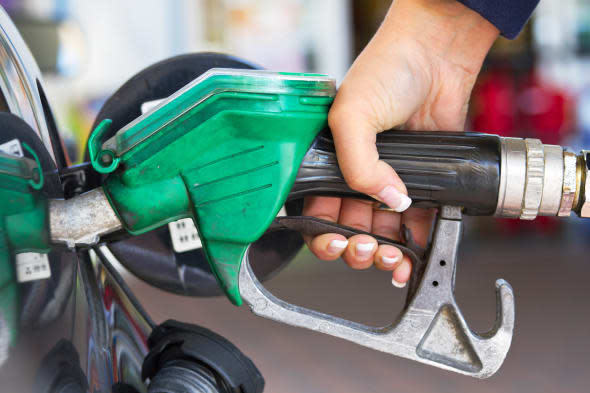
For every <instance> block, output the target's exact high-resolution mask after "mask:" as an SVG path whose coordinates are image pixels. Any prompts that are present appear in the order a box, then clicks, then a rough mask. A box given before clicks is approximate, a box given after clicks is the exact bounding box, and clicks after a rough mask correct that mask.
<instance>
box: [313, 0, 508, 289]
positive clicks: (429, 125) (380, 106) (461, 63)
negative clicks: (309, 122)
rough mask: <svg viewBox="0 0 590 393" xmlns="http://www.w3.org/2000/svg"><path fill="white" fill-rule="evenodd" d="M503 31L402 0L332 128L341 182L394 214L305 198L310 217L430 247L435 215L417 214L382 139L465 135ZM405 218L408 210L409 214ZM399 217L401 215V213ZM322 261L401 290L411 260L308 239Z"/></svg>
mask: <svg viewBox="0 0 590 393" xmlns="http://www.w3.org/2000/svg"><path fill="white" fill-rule="evenodd" d="M498 33H499V32H498V30H497V29H496V28H495V27H494V26H493V25H491V24H490V23H489V22H488V21H487V20H485V19H484V18H483V17H481V16H480V15H479V14H477V13H476V12H474V11H472V10H470V9H468V8H466V7H465V6H463V5H462V4H461V3H459V2H458V1H456V0H436V1H435V0H396V1H395V2H394V3H393V4H392V6H391V8H390V10H389V12H388V14H387V16H386V18H385V20H384V22H383V24H382V25H381V27H380V28H379V30H378V31H377V33H376V34H375V36H374V37H373V39H372V40H371V42H370V43H369V44H368V45H367V47H366V48H365V49H364V50H363V52H362V53H361V54H360V55H359V57H358V58H357V59H356V60H355V62H354V64H353V65H352V66H351V68H350V70H349V72H348V74H347V75H346V78H345V79H344V81H343V82H342V85H341V86H340V88H339V90H338V94H337V95H336V98H335V101H334V104H333V105H332V108H331V110H330V113H329V116H328V121H329V125H330V128H331V130H332V134H333V136H334V143H335V145H336V154H337V157H338V162H339V165H340V168H341V170H342V173H343V175H344V178H345V180H346V182H347V183H348V185H349V186H350V187H351V188H353V189H354V190H356V191H359V192H362V193H365V194H368V195H370V196H372V197H373V198H375V199H376V200H378V201H381V202H383V203H384V204H386V205H388V206H389V207H390V208H391V209H393V210H394V211H384V210H374V206H375V204H374V203H372V202H367V201H361V200H354V199H341V198H333V197H309V198H307V199H306V200H305V205H304V211H303V213H304V215H309V216H315V217H319V218H322V219H325V220H329V221H334V222H338V223H340V224H343V225H347V226H351V227H354V228H358V229H361V230H364V231H367V232H372V233H374V234H376V235H380V236H384V237H387V238H391V239H394V240H399V239H400V229H401V226H402V225H405V226H406V227H407V228H408V229H409V230H410V231H411V233H412V236H413V238H414V240H415V241H416V243H417V244H419V245H422V246H425V245H426V242H427V239H428V236H429V234H430V227H431V224H432V221H433V217H434V212H433V211H432V210H425V209H415V208H414V209H413V208H410V209H408V207H409V206H410V203H411V200H410V198H408V196H407V190H406V187H405V186H404V184H403V182H402V181H401V179H400V178H399V177H398V175H397V174H396V173H395V171H394V170H393V169H392V168H391V167H390V166H389V165H387V164H386V163H385V162H383V161H381V160H379V155H378V153H377V148H376V146H375V141H376V135H377V134H378V133H379V132H381V131H383V130H388V129H391V128H394V127H401V128H404V129H408V130H424V131H431V130H446V131H457V130H463V127H464V123H465V116H466V114H467V107H468V103H469V96H470V94H471V90H472V88H473V85H474V83H475V80H476V78H477V75H478V73H479V70H480V68H481V65H482V63H483V60H484V58H485V56H486V54H487V52H488V50H489V48H490V47H491V45H492V43H493V42H494V40H495V39H496V37H497V36H498ZM406 209H407V210H406ZM402 212H403V213H402ZM306 242H307V244H308V246H309V248H310V249H311V250H312V251H313V253H314V254H315V255H316V256H317V257H319V258H320V259H323V260H334V259H337V258H339V257H342V258H343V259H344V260H345V261H346V263H347V264H348V265H349V266H350V267H352V268H353V269H366V268H368V267H370V266H371V265H372V264H375V266H376V267H377V268H379V269H382V270H389V271H393V276H392V283H393V284H394V285H395V286H397V287H403V286H405V284H406V282H407V281H408V279H409V278H410V273H411V269H412V267H411V263H410V260H409V258H407V257H405V256H403V255H402V253H401V251H400V250H399V249H397V248H395V247H393V246H389V245H382V246H377V242H376V240H375V239H374V238H373V237H371V236H367V235H357V236H352V237H351V238H349V239H346V238H345V237H344V236H341V235H338V234H324V235H320V236H317V237H315V238H309V237H308V238H306Z"/></svg>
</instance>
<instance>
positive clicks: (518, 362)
mask: <svg viewBox="0 0 590 393" xmlns="http://www.w3.org/2000/svg"><path fill="white" fill-rule="evenodd" d="M0 4H1V5H2V6H3V7H4V8H5V9H6V10H7V11H8V13H9V14H10V15H11V17H13V19H14V21H15V23H16V25H17V27H18V28H19V30H20V31H21V33H22V34H23V36H24V38H25V41H26V42H27V43H28V45H29V46H30V49H31V50H32V52H33V54H34V56H35V57H36V59H37V61H38V63H39V65H40V67H41V69H42V71H43V73H44V78H45V83H46V92H47V96H48V99H49V101H50V103H51V105H52V108H53V111H54V114H55V115H56V118H57V123H58V126H59V128H60V130H61V131H62V133H63V135H64V138H65V140H66V143H67V146H68V151H69V154H70V158H71V161H72V162H78V161H79V160H80V159H81V157H82V152H83V150H84V143H85V141H86V139H87V136H88V133H89V132H90V127H91V124H92V122H93V120H94V117H95V116H96V114H97V113H98V111H99V110H100V108H101V106H102V104H103V103H104V101H105V100H106V99H107V98H108V97H109V96H110V95H111V94H112V93H113V92H114V91H115V90H116V89H117V88H118V87H119V86H121V85H122V84H123V83H124V82H125V81H126V80H128V79H129V78H130V77H132V76H133V75H134V74H135V73H137V72H139V71H140V70H142V69H143V68H145V67H147V66H149V65H150V64H152V63H155V62H157V61H160V60H162V59H165V58H167V57H170V56H174V55H178V54H181V53H187V52H195V51H218V52H226V53H230V54H233V55H236V56H239V57H243V58H245V59H248V60H250V61H252V62H254V63H257V64H259V65H261V66H262V67H264V68H267V69H272V70H281V71H313V72H321V73H325V74H330V75H332V76H334V77H336V78H337V79H338V81H341V80H342V78H343V76H344V75H345V73H346V70H347V68H348V67H349V66H350V64H351V62H352V61H353V60H354V58H355V57H356V55H358V53H359V52H360V51H361V50H362V49H363V47H364V46H365V45H366V43H367V42H368V40H369V39H370V38H371V36H372V35H373V33H374V32H375V30H376V29H377V27H378V26H379V24H380V22H381V20H382V19H383V17H384V15H385V13H386V11H387V9H388V7H389V5H390V1H389V0H364V1H361V0H322V1H311V0H283V1H280V2H279V1H272V0H169V1H161V0H126V1H124V2H121V1H117V0H103V1H100V2H98V1H90V0H84V1H82V0H76V1H74V0H0ZM468 128H469V129H472V130H477V131H488V132H493V133H498V134H501V135H504V136H520V137H535V138H540V139H541V140H542V141H543V142H544V143H554V144H563V145H566V146H571V147H572V148H573V149H575V150H577V149H580V148H581V147H582V146H586V147H588V146H590V1H589V0H568V1H562V0H561V1H560V0H542V1H541V4H540V5H539V7H538V9H537V10H536V12H535V14H534V16H533V18H532V20H531V22H530V23H529V24H528V25H527V26H526V28H525V30H524V31H523V32H522V33H521V34H520V36H519V37H518V38H517V39H516V40H513V41H508V40H505V39H503V38H500V39H499V40H498V41H497V42H496V44H495V45H494V47H493V49H492V51H491V53H490V55H489V56H488V59H487V61H486V63H485V65H484V69H483V71H482V73H481V76H480V78H479V81H478V83H477V86H476V88H475V90H474V92H473V96H472V103H471V109H470V116H469V122H468ZM589 238H590V225H588V224H584V223H582V222H580V221H579V220H576V219H575V218H572V219H571V220H559V221H558V220H554V219H551V218H547V217H541V218H539V219H537V220H536V221H534V222H522V221H517V220H494V219H485V220H484V219H481V220H473V219H471V220H468V222H467V225H466V236H465V238H464V244H465V246H464V247H463V248H462V253H461V260H460V261H459V272H458V276H457V288H456V292H457V298H458V300H459V303H460V305H461V306H462V307H463V308H464V311H465V314H466V317H467V320H468V322H469V323H470V324H471V325H472V326H473V328H474V330H476V331H484V330H486V329H487V328H488V327H489V326H490V325H491V323H492V322H493V318H494V313H495V305H494V303H495V297H494V292H493V282H494V280H495V279H496V278H498V277H503V278H506V279H507V280H508V281H509V282H510V283H511V284H512V285H513V287H514V288H515V291H516V293H517V329H516V332H515V337H514V341H513V348H512V350H511V352H510V353H509V355H508V358H507V361H506V363H505V364H504V367H503V368H502V369H501V370H500V372H499V373H498V375H497V376H494V377H493V378H491V379H490V380H487V381H483V382H481V381H475V380H471V379H468V378H466V377H461V376H457V375H453V374H450V373H447V372H444V371H439V370H434V369H432V368H429V367H425V366H422V365H419V364H415V363H411V362H409V361H405V360H400V359H396V358H392V357H390V356H388V355H383V354H380V353H377V352H374V351H370V350H367V349H364V348H360V347H357V346H355V345H353V344H349V343H346V342H343V341H340V340H337V339H334V338H330V337H327V336H323V335H319V334H315V333H311V332H307V331H302V330H298V329H294V328H290V327H286V326H280V325H278V324H276V323H273V322H269V321H265V320H261V319H258V318H255V317H253V316H252V315H250V313H249V311H248V310H246V309H245V308H243V309H236V308H235V307H233V306H231V305H230V304H229V303H228V302H227V301H226V300H225V299H221V298H208V299H189V298H183V297H179V296H175V295H170V294H166V293H164V292H162V291H160V290H157V289H154V288H151V287H149V286H148V285H147V284H145V283H143V282H141V281H139V280H137V279H135V278H134V277H133V276H131V275H130V274H126V277H127V279H128V281H129V282H130V284H131V285H132V287H133V288H134V289H135V292H136V295H137V296H138V297H139V299H140V300H141V301H142V302H143V304H144V306H145V307H146V308H147V309H148V311H149V312H150V313H151V314H152V316H153V317H154V319H155V320H156V321H158V322H159V321H163V320H165V319H168V318H176V319H181V320H185V321H190V322H193V323H198V324H201V325H204V326H206V327H208V328H210V329H212V330H215V331H217V332H218V333H221V334H223V335H225V336H226V337H227V338H229V339H230V340H232V341H233V342H235V343H236V344H238V346H240V347H241V349H242V350H243V351H244V352H245V353H246V354H247V355H249V356H250V357H251V358H252V359H253V360H254V362H255V363H256V364H257V365H258V366H259V367H260V369H261V371H262V373H263V374H264V376H265V378H266V381H267V389H266V391H268V392H301V391H303V392H332V391H334V392H335V391H340V392H361V391H363V392H364V391H366V392H389V391H402V392H430V391H437V392H468V391H469V392H470V391H481V392H488V391H489V392H496V391H505V392H517V391H518V392H527V391H535V392H556V391H560V392H582V391H587V390H588V386H589V385H590V375H589V374H588V372H587V371H588V369H589V367H590V343H589V342H588V335H589V333H590V328H589V326H590V324H589V323H590V301H589V299H590V297H589V295H590V290H589V289H588V288H589V285H588V277H590V276H589V273H590V260H589V259H590V256H589V254H588V253H589V251H590V246H589V245H588V239H589ZM389 282H390V281H389V277H387V274H385V273H382V272H377V271H373V270H369V271H366V272H354V273H353V272H352V271H349V270H348V269H347V268H346V267H344V266H343V264H341V263H340V264H339V263H320V262H317V261H315V260H313V258H312V257H311V255H310V254H309V252H308V251H307V250H304V251H302V252H301V254H300V255H299V256H298V258H297V260H296V261H295V262H294V263H292V264H291V265H290V266H289V267H288V268H287V269H286V270H285V271H283V272H282V273H281V274H280V275H279V276H277V277H275V278H273V279H272V280H270V282H269V283H268V287H269V288H270V289H271V291H272V292H273V293H275V294H277V295H278V296H279V297H282V298H284V299H285V300H288V301H291V302H293V303H297V304H300V305H304V306H309V307H314V308H317V309H319V310H320V311H325V312H331V313H335V314H337V315H340V316H344V317H347V318H351V319H353V320H357V321H360V322H365V323H372V324H375V325H379V324H384V323H388V322H391V321H392V320H393V319H394V318H395V315H396V312H397V310H398V309H399V308H400V307H401V304H402V299H403V294H402V292H401V291H399V290H395V289H394V288H392V287H391V285H390V284H389Z"/></svg>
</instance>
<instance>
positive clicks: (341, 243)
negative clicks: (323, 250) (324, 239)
mask: <svg viewBox="0 0 590 393" xmlns="http://www.w3.org/2000/svg"><path fill="white" fill-rule="evenodd" d="M346 246H348V240H338V239H334V240H332V241H331V242H330V244H328V252H329V253H330V254H338V253H339V252H341V251H342V250H344V249H345V248H346Z"/></svg>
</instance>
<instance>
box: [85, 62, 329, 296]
mask: <svg viewBox="0 0 590 393" xmlns="http://www.w3.org/2000/svg"><path fill="white" fill-rule="evenodd" d="M335 92H336V88H335V83H334V81H333V80H332V79H330V78H328V77H326V76H324V75H314V74H291V73H276V72H269V71H259V70H239V71H236V70H230V69H213V70H210V71H208V72H206V73H205V74H203V75H202V76H201V77H199V78H198V79H196V80H195V81H193V82H192V83H190V84H189V85H187V86H186V87H184V88H183V89H181V90H180V91H178V92H177V93H175V94H174V95H172V96H171V97H169V98H168V99H166V100H165V101H164V102H162V103H161V104H160V105H158V106H157V107H156V108H154V109H153V110H152V111H150V112H148V113H146V114H145V115H143V116H141V117H139V118H138V119H137V120H135V121H133V122H132V123H130V124H129V125H127V126H126V127H124V128H123V129H121V130H120V131H118V132H117V134H116V135H115V136H114V137H112V138H111V139H109V140H106V141H103V140H102V138H103V135H104V133H105V132H106V130H107V129H108V126H109V121H108V120H105V121H104V122H103V123H101V124H100V125H99V126H98V128H97V129H96V130H95V132H94V133H93V134H92V136H91V138H90V139H89V152H90V157H91V162H92V165H93V167H94V168H95V169H96V170H97V171H98V172H101V173H108V174H109V175H108V178H107V179H106V181H105V182H104V184H103V189H104V192H105V194H106V195H107V198H108V199H109V201H110V202H111V205H112V206H113V208H114V210H115V212H116V213H117V215H118V216H119V218H120V220H121V222H122V223H123V226H124V227H125V229H126V230H127V231H128V232H130V233H131V234H141V233H144V232H146V231H149V230H151V229H154V228H156V227H159V226H161V225H163V224H166V223H168V222H171V221H174V220H177V219H180V218H186V217H191V218H192V219H193V220H194V222H195V224H196V226H197V228H198V231H199V235H200V237H201V240H202V243H203V248H204V250H205V253H206V255H207V258H208V260H209V263H210V265H211V269H212V271H213V273H214V274H215V276H216V278H217V280H218V282H219V284H220V285H221V287H222V288H223V290H224V291H225V293H226V294H227V296H228V297H229V298H230V300H231V301H232V302H233V303H234V304H237V305H239V304H241V302H242V300H241V298H240V294H239V289H238V273H239V270H240V263H241V260H242V257H243V255H244V253H245V252H246V249H247V248H248V245H249V244H250V243H252V242H254V241H255V240H257V239H258V238H259V237H260V236H261V235H262V234H263V233H264V232H265V231H266V229H267V228H268V226H269V225H270V223H271V222H272V220H273V219H274V218H275V217H276V215H277V213H278V211H279V209H280V208H281V206H282V205H283V204H284V203H285V200H286V198H287V195H288V193H289V190H290V189H291V186H292V185H293V183H294V181H295V177H296V175H297V172H298V168H299V164H300V163H301V161H302V159H303V156H304V155H305V154H306V152H307V150H308V149H309V147H310V145H311V143H312V141H313V140H314V138H315V137H316V135H317V134H318V133H319V132H320V131H321V130H322V129H323V128H325V127H326V126H327V113H328V110H329V107H330V104H331V103H332V100H333V96H334V94H335Z"/></svg>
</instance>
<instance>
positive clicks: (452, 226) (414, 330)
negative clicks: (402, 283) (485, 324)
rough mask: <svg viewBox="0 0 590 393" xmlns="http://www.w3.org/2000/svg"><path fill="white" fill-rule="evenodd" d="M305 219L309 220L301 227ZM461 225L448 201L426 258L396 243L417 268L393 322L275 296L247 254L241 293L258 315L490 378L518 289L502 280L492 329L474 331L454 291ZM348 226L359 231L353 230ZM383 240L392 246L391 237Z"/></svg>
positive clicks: (328, 228) (504, 349)
mask: <svg viewBox="0 0 590 393" xmlns="http://www.w3.org/2000/svg"><path fill="white" fill-rule="evenodd" d="M302 218H306V219H311V217H302ZM284 219H296V217H286V218H284ZM313 220H317V219H313ZM306 224H311V223H310V222H307V223H303V225H302V226H305V225H306ZM321 224H322V225H323V226H324V227H323V228H321V232H336V233H341V234H343V235H345V236H350V235H351V233H347V232H346V230H345V231H344V232H343V231H342V228H341V227H338V226H337V225H336V224H333V223H328V222H322V223H321ZM461 228H462V222H461V208H458V207H449V206H443V207H442V208H441V213H440V216H439V218H438V221H437V224H436V228H435V232H434V237H433V242H432V245H431V248H430V253H429V256H428V258H427V260H423V259H421V258H418V257H417V256H416V254H415V253H413V252H411V251H408V250H407V247H406V246H403V245H400V244H396V246H397V247H400V248H401V249H402V250H404V254H405V255H408V256H409V257H410V258H411V259H412V263H413V269H412V270H413V274H412V279H411V281H410V286H409V288H408V298H407V300H406V307H405V308H404V309H403V310H402V311H401V313H400V315H399V316H398V317H397V318H395V321H396V322H394V323H392V324H391V325H389V326H385V327H379V328H376V327H369V326H365V325H361V324H358V323H355V322H352V321H348V320H345V319H341V318H337V317H334V316H331V315H327V314H322V313H319V312H317V311H313V310H309V309H306V308H303V307H298V306H296V305H293V304H289V303H287V302H285V301H283V300H280V299H278V298H276V297H275V296H273V295H272V294H271V293H269V292H268V291H267V290H266V289H265V288H264V287H263V286H262V284H261V283H260V282H259V281H258V280H257V279H256V277H255V276H254V274H253V272H252V269H251V268H250V262H249V259H248V254H247V253H246V255H245V256H244V261H243V263H242V269H241V271H240V280H239V288H240V294H241V296H242V298H243V299H244V300H245V301H246V302H247V303H248V304H249V305H250V308H251V309H252V312H254V313H255V314H257V315H259V316H262V317H265V318H269V319H272V320H275V321H278V322H282V323H285V324H288V325H292V326H297V327H303V328H306V329H310V330H314V331H318V332H321V333H325V334H329V335H331V336H335V337H339V338H343V339H345V340H347V341H351V342H354V343H356V344H359V345H362V346H364V347H368V348H372V349H375V350H378V351H382V352H386V353H389V354H392V355H396V356H400V357H404V358H407V359H411V360H415V361H418V362H421V363H426V364H429V365H431V366H435V367H439V368H443V369H446V370H450V371H454V372H458V373H461V374H465V375H470V376H473V377H477V378H487V377H490V376H491V375H493V374H494V373H495V372H496V371H497V370H498V369H499V368H500V366H501V365H502V363H503V361H504V359H505V358H506V355H507V353H508V350H509V348H510V344H511V342H512V333H513V330H514V293H513V292H512V288H511V287H510V285H509V284H508V283H507V282H506V281H504V280H501V279H500V280H497V281H496V299H497V304H496V321H495V323H494V326H493V328H492V329H491V330H490V331H489V332H486V333H483V334H475V333H474V332H472V331H471V329H469V326H468V325H467V323H466V321H465V319H464V317H463V314H462V313H461V310H460V309H459V306H458V305H457V303H456V301H455V297H454V295H453V290H454V286H455V268H456V262H457V252H458V248H459V242H460V237H461ZM347 230H348V231H349V232H350V231H354V229H352V228H347ZM357 233H359V232H358V231H357ZM308 234H311V233H308ZM378 240H379V239H378ZM379 242H380V243H383V242H386V243H387V244H394V243H392V242H391V241H388V240H386V239H380V240H379ZM440 261H445V263H440Z"/></svg>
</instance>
